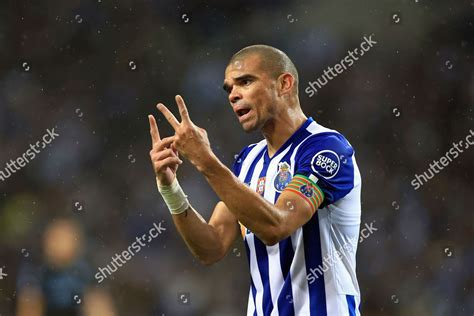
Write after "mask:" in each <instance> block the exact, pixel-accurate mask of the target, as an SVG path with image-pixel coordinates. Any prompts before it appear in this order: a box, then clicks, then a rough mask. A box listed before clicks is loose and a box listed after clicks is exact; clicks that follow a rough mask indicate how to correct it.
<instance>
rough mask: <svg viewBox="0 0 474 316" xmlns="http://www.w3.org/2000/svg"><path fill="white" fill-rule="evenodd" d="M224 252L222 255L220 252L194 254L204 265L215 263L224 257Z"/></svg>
mask: <svg viewBox="0 0 474 316" xmlns="http://www.w3.org/2000/svg"><path fill="white" fill-rule="evenodd" d="M224 256H225V254H224V255H222V254H221V253H219V254H215V255H207V256H196V259H198V260H199V263H201V264H202V265H204V266H207V267H209V266H211V265H213V264H214V263H217V262H219V261H221V260H222V258H224Z"/></svg>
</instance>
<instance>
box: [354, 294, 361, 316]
mask: <svg viewBox="0 0 474 316" xmlns="http://www.w3.org/2000/svg"><path fill="white" fill-rule="evenodd" d="M354 300H355V310H356V316H360V311H359V305H360V296H357V295H355V296H354Z"/></svg>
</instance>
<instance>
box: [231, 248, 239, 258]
mask: <svg viewBox="0 0 474 316" xmlns="http://www.w3.org/2000/svg"><path fill="white" fill-rule="evenodd" d="M232 253H233V254H234V255H236V256H237V257H240V251H239V249H238V248H234V249H233V250H232Z"/></svg>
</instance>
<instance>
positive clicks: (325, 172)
mask: <svg viewBox="0 0 474 316" xmlns="http://www.w3.org/2000/svg"><path fill="white" fill-rule="evenodd" d="M340 165H341V163H340V160H339V156H338V155H337V154H336V153H335V152H334V151H332V150H321V151H320V152H318V153H317V154H316V155H314V156H313V159H312V160H311V169H313V171H314V172H316V173H317V174H319V175H321V176H322V177H323V178H325V179H331V178H333V177H334V176H336V174H337V172H338V171H339V167H340Z"/></svg>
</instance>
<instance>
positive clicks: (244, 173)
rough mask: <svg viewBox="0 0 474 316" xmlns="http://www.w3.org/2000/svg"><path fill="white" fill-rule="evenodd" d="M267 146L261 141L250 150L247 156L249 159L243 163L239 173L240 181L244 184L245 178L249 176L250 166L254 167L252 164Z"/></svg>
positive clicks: (246, 158)
mask: <svg viewBox="0 0 474 316" xmlns="http://www.w3.org/2000/svg"><path fill="white" fill-rule="evenodd" d="M266 145H267V143H266V141H265V140H262V141H260V142H259V143H257V145H255V146H253V148H252V149H251V150H250V152H249V153H248V154H247V157H245V159H244V161H243V163H242V168H241V169H240V173H239V179H240V181H242V182H244V181H245V177H246V176H247V173H248V171H249V169H250V166H251V165H252V162H253V161H254V160H255V157H257V155H258V153H259V152H260V151H261V150H262V149H263V147H265V146H266Z"/></svg>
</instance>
